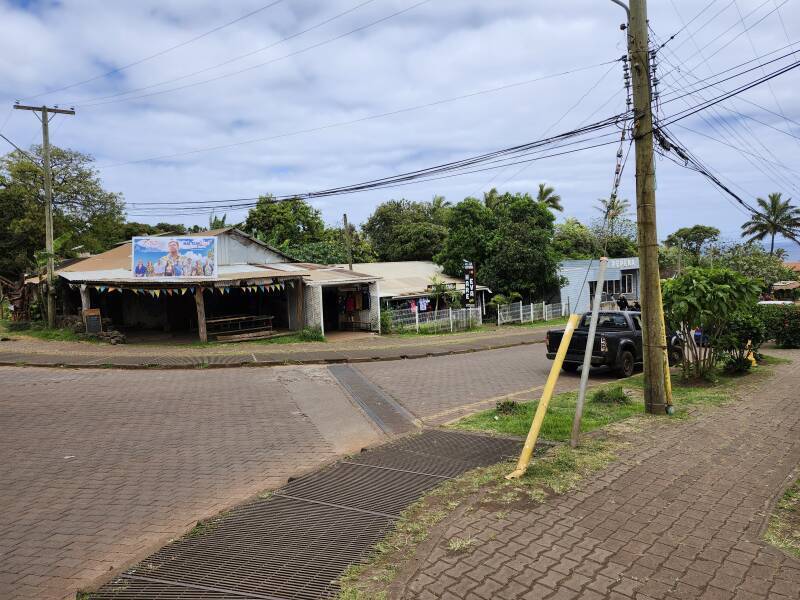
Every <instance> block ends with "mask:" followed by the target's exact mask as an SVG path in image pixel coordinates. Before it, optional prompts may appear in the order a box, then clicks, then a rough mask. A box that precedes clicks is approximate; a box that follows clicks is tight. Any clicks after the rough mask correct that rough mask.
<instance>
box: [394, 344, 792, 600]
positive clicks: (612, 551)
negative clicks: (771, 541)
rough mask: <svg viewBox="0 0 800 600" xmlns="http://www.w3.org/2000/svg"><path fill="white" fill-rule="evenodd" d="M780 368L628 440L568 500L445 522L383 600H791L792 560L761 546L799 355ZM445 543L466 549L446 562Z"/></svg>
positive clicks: (786, 454)
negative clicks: (693, 414)
mask: <svg viewBox="0 0 800 600" xmlns="http://www.w3.org/2000/svg"><path fill="white" fill-rule="evenodd" d="M785 354H786V355H787V356H791V358H793V359H794V361H795V362H794V364H791V365H782V366H780V367H777V368H776V370H777V376H776V377H775V378H773V379H771V380H770V381H769V383H768V384H766V385H763V386H762V387H761V389H755V390H754V389H750V390H749V391H747V392H745V393H744V395H743V400H742V401H740V402H737V403H734V404H731V405H730V406H727V407H723V408H719V409H711V410H710V411H707V412H704V413H703V414H701V415H700V416H699V417H697V418H696V419H693V420H690V421H687V422H683V423H677V424H675V423H673V424H659V425H656V426H654V427H652V428H647V429H646V432H645V433H639V434H629V436H630V438H631V440H630V441H631V442H632V445H631V446H630V447H629V448H627V449H626V450H625V451H624V453H623V454H622V456H621V458H620V459H619V460H618V461H616V462H614V463H612V465H611V466H610V467H609V468H607V469H606V470H605V471H603V472H600V473H599V474H598V475H596V476H594V477H592V478H590V479H588V480H587V481H585V482H584V484H582V485H581V486H580V487H579V488H578V490H577V491H573V492H571V493H568V494H566V495H563V496H557V497H554V498H551V499H550V500H548V501H547V502H546V503H544V504H541V505H538V506H535V505H534V508H532V509H530V510H511V511H510V512H508V514H507V515H505V516H503V517H502V518H501V517H499V516H498V514H497V513H494V512H490V511H487V510H484V509H482V508H480V507H476V509H475V510H474V511H472V512H469V513H468V514H466V515H465V516H463V517H461V518H459V519H457V520H456V519H454V518H450V519H448V520H446V521H445V522H443V523H442V524H441V525H440V526H439V529H438V530H437V531H436V532H434V537H432V538H430V539H429V541H428V542H427V543H426V544H425V545H423V546H422V547H421V548H420V549H419V552H418V556H417V557H416V559H415V561H413V564H409V565H408V566H407V568H406V570H405V572H401V573H400V576H399V578H398V581H397V583H396V584H395V587H396V588H397V589H394V590H393V593H392V597H395V598H397V597H403V598H415V599H420V600H424V599H431V600H432V599H434V598H437V599H438V598H441V599H456V598H457V599H465V598H478V599H482V600H488V599H490V598H491V599H503V598H509V599H511V598H529V599H537V600H538V599H547V600H556V599H557V600H568V599H572V598H575V599H577V598H580V599H581V600H595V599H599V598H608V599H610V600H626V599H631V598H636V599H641V600H648V599H695V598H701V599H733V598H735V599H737V600H750V599H752V600H755V599H763V598H771V599H776V600H778V599H780V600H783V599H789V598H792V599H795V600H796V599H798V598H800V560H797V559H795V558H792V557H789V556H788V555H785V554H783V553H782V552H780V551H779V550H777V549H774V548H772V547H770V546H768V545H766V544H765V543H764V542H763V541H762V540H761V534H762V531H763V529H764V526H765V524H766V519H767V518H768V516H769V513H770V511H771V508H772V503H773V502H774V500H775V499H776V498H777V497H778V496H779V494H780V492H781V490H782V488H783V487H784V486H785V485H786V484H787V483H788V482H789V480H790V478H791V477H793V476H796V475H797V472H796V470H795V472H794V474H793V473H792V471H793V469H796V467H797V466H798V462H800V394H798V392H797V390H798V387H800V369H798V364H800V352H798V351H793V352H791V353H789V352H787V353H785ZM436 534H438V536H439V537H438V538H437V537H436ZM454 536H460V537H466V536H474V537H475V538H476V539H477V540H478V543H477V544H476V546H475V549H474V550H473V551H472V552H471V553H468V554H461V555H458V554H452V553H449V552H448V550H447V548H446V546H447V540H448V539H450V538H452V537H454Z"/></svg>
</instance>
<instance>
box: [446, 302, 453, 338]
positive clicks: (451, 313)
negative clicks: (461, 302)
mask: <svg viewBox="0 0 800 600" xmlns="http://www.w3.org/2000/svg"><path fill="white" fill-rule="evenodd" d="M447 310H448V311H449V313H450V333H453V309H452V308H448V309H447Z"/></svg>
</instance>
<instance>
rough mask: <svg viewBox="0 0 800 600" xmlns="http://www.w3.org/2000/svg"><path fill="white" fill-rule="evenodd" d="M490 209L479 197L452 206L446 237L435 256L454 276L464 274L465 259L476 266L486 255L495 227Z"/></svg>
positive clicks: (480, 263)
mask: <svg viewBox="0 0 800 600" xmlns="http://www.w3.org/2000/svg"><path fill="white" fill-rule="evenodd" d="M493 219H494V217H493V214H492V211H491V209H489V208H488V207H487V206H486V205H485V204H484V203H483V202H481V201H480V200H477V199H476V198H466V199H464V200H463V201H461V202H459V203H458V204H456V205H455V206H453V207H452V208H451V209H450V213H449V218H448V221H447V231H448V233H447V238H446V239H445V241H444V244H443V246H442V249H441V251H440V252H439V253H438V254H436V256H434V260H435V261H436V262H437V263H438V264H440V265H442V268H443V269H444V272H445V273H447V274H448V275H452V276H454V277H460V276H462V275H463V274H464V261H465V260H468V261H470V262H471V263H472V264H473V265H474V266H475V269H476V270H477V269H478V268H479V267H480V266H481V265H482V264H483V263H484V262H485V261H486V259H487V256H488V254H487V253H488V247H489V237H490V236H491V231H492V229H493V228H494V221H493Z"/></svg>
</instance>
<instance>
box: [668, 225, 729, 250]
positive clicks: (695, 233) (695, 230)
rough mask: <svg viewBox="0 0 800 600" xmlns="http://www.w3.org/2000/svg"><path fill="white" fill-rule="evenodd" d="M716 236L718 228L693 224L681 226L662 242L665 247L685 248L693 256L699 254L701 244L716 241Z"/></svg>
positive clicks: (701, 247)
mask: <svg viewBox="0 0 800 600" xmlns="http://www.w3.org/2000/svg"><path fill="white" fill-rule="evenodd" d="M718 238H719V229H717V228H716V227H710V226H708V225H693V226H691V227H681V228H680V229H678V230H677V231H674V232H673V233H671V234H669V235H668V236H667V239H666V240H665V241H664V244H665V245H666V246H667V247H675V248H681V249H685V250H687V251H688V252H689V253H691V254H693V255H694V256H700V254H701V252H702V250H703V246H704V245H706V244H709V243H712V242H716V241H717V239H718Z"/></svg>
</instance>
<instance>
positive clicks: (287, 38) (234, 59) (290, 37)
mask: <svg viewBox="0 0 800 600" xmlns="http://www.w3.org/2000/svg"><path fill="white" fill-rule="evenodd" d="M373 2H375V0H366V1H365V2H361V3H360V4H356V5H355V6H353V7H351V8H349V9H347V10H345V11H342V12H340V13H337V14H335V15H333V16H332V17H329V18H327V19H324V20H323V21H320V22H318V23H316V24H314V25H312V26H310V27H306V28H305V29H301V30H300V31H297V32H295V33H293V34H291V35H287V36H285V37H283V38H281V39H279V40H276V41H274V42H272V43H271V44H267V45H266V46H262V47H260V48H257V49H255V50H251V51H250V52H245V53H244V54H239V55H238V56H234V57H232V58H229V59H227V60H224V61H222V62H220V63H217V64H215V65H212V66H210V67H205V68H203V69H198V70H197V71H192V72H190V73H186V74H184V75H180V76H178V77H171V78H169V79H164V80H162V81H159V82H158V83H152V84H149V85H144V86H141V87H137V88H132V89H129V90H125V91H123V92H117V93H116V94H109V95H106V96H95V97H92V98H87V99H85V100H83V102H87V103H88V102H95V101H100V100H108V99H110V98H119V97H120V96H127V95H129V94H134V93H136V92H142V91H144V90H149V89H153V88H156V87H160V86H162V85H166V84H168V83H175V82H178V81H183V80H185V79H189V78H190V77H194V76H195V75H202V74H203V73H208V72H209V71H213V70H215V69H218V68H220V67H224V66H225V65H229V64H231V63H234V62H237V61H239V60H242V59H244V58H248V57H250V56H254V55H256V54H259V53H261V52H264V51H265V50H270V49H271V48H275V47H276V46H280V45H281V44H284V43H286V42H288V41H290V40H293V39H295V38H298V37H300V36H301V35H304V34H306V33H309V32H311V31H314V30H315V29H319V28H320V27H323V26H325V25H327V24H329V23H332V22H333V21H335V20H337V19H340V18H342V17H344V16H346V15H349V14H350V13H352V12H355V11H356V10H358V9H360V8H362V7H364V6H366V5H367V4H372V3H373ZM121 101H124V100H121Z"/></svg>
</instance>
